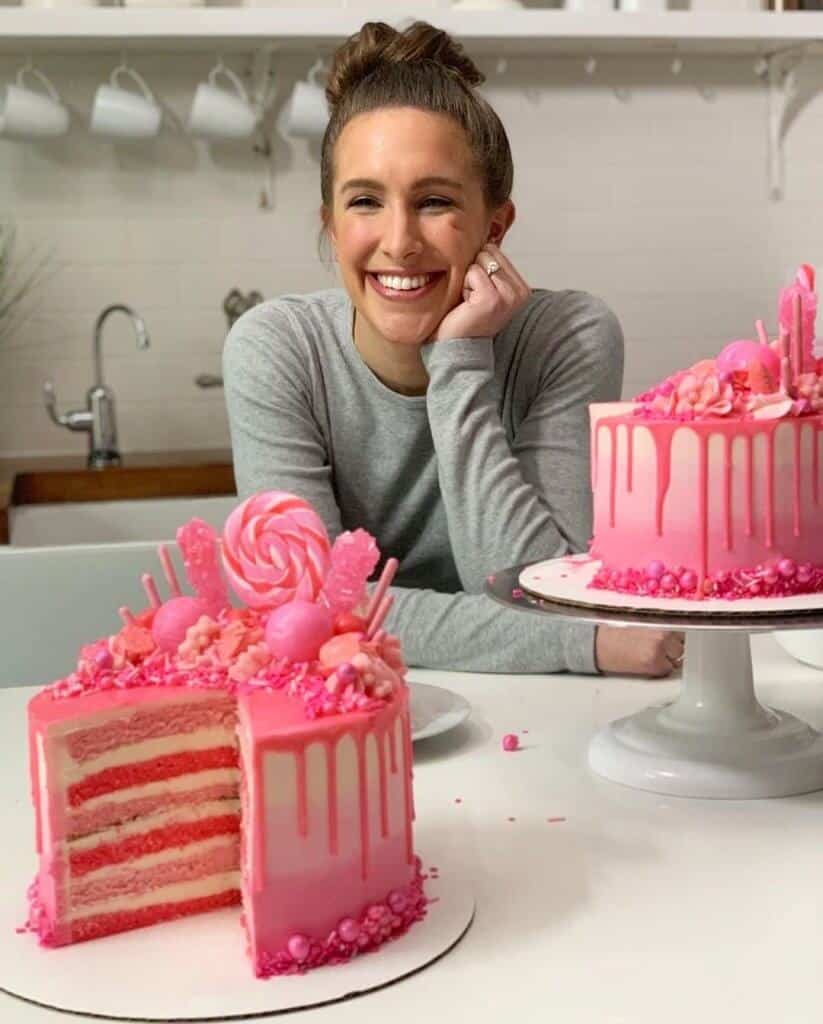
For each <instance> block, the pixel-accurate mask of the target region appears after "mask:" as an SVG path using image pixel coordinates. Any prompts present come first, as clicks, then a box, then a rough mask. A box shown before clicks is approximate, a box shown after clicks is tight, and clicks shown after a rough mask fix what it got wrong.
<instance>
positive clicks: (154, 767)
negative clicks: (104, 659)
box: [29, 687, 240, 946]
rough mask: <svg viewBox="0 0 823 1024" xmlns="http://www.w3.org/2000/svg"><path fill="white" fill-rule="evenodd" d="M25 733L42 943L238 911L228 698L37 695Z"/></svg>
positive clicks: (156, 691) (235, 774) (163, 693)
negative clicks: (216, 910)
mask: <svg viewBox="0 0 823 1024" xmlns="http://www.w3.org/2000/svg"><path fill="white" fill-rule="evenodd" d="M29 724H30V751H31V778H32V797H33V800H34V805H35V810H36V820H37V848H38V852H39V854H40V870H39V873H38V896H39V903H40V910H41V914H40V920H39V925H40V936H41V939H42V941H43V943H44V944H45V945H52V946H60V945H64V944H66V943H68V942H78V941H81V940H83V939H90V938H97V937H99V936H102V935H108V934H110V933H111V932H116V931H122V930H124V929H127V928H135V927H139V926H141V925H144V924H152V923H154V922H156V921H163V920H167V919H169V918H173V917H179V916H181V915H183V914H188V913H194V912H197V911H199V910H209V909H211V908H213V907H217V906H226V905H228V904H230V903H236V902H238V901H239V898H240V874H239V844H238V833H239V828H240V806H239V799H238V779H239V770H238V767H237V742H236V738H235V702H234V698H233V697H232V696H231V695H230V694H226V693H223V692H219V691H218V692H209V691H207V690H196V689H185V688H180V687H173V688H168V689H165V688H162V687H138V688H135V689H133V690H106V691H103V692H98V693H90V694H85V695H82V696H78V697H75V698H72V699H70V700H55V699H54V698H53V697H52V695H51V694H49V693H41V694H39V695H38V696H37V697H35V698H34V699H33V700H32V701H31V704H30V706H29Z"/></svg>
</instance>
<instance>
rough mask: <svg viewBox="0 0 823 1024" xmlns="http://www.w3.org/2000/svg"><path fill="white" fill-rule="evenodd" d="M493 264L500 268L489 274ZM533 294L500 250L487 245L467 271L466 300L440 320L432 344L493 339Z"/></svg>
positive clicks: (464, 298) (464, 286) (465, 283)
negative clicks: (455, 339) (462, 339)
mask: <svg viewBox="0 0 823 1024" xmlns="http://www.w3.org/2000/svg"><path fill="white" fill-rule="evenodd" d="M492 261H494V262H495V263H497V265H498V266H499V267H500V269H499V270H496V271H495V272H494V273H493V274H489V273H488V267H489V265H490V264H491V263H492ZM530 295H531V288H530V287H529V286H528V285H527V284H526V282H525V281H524V280H523V278H522V277H521V276H520V274H518V272H517V271H516V270H515V269H514V266H513V265H512V263H511V260H509V259H508V258H507V257H506V256H504V255H503V253H502V252H501V251H500V249H499V248H498V247H497V246H496V245H494V244H493V243H492V242H487V243H486V244H485V245H484V246H483V248H482V249H481V250H480V252H479V253H478V254H477V256H476V257H475V261H474V263H472V264H471V266H470V267H469V269H468V270H467V271H466V277H465V279H464V281H463V301H462V302H461V303H460V304H459V305H457V306H455V307H454V309H453V310H451V312H449V313H447V314H446V315H445V316H444V317H443V319H442V320H441V321H440V325H439V326H438V328H437V330H436V331H435V332H434V334H433V335H432V337H431V338H430V339H429V340H430V341H446V340H447V339H449V338H491V337H494V335H495V334H497V333H498V331H502V330H503V328H504V327H505V326H506V324H507V323H508V322H509V320H511V318H512V317H513V316H514V314H515V313H516V312H517V310H518V309H519V308H520V307H521V306H522V305H523V303H524V302H525V301H526V300H527V299H528V298H529V296H530Z"/></svg>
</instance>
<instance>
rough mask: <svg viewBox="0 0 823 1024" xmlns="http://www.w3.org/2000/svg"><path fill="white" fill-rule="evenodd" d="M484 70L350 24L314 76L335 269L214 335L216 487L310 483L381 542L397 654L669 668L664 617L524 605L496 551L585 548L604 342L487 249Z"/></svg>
mask: <svg viewBox="0 0 823 1024" xmlns="http://www.w3.org/2000/svg"><path fill="white" fill-rule="evenodd" d="M482 81H483V76H482V75H481V73H480V72H479V71H478V70H477V68H476V67H475V66H474V64H473V63H472V61H471V60H470V59H469V57H468V56H467V55H466V54H465V53H464V52H463V50H462V48H461V47H460V46H459V45H458V44H456V43H455V42H453V41H452V40H451V38H450V37H449V36H448V35H447V34H446V33H445V32H442V31H439V30H438V29H436V28H434V27H432V26H430V25H427V24H425V23H421V22H418V23H416V24H414V25H412V26H411V27H410V28H408V29H407V30H406V31H404V32H398V31H396V30H395V29H392V28H390V27H389V26H388V25H385V24H383V23H379V22H378V23H368V24H366V25H364V26H363V28H362V29H361V31H360V32H359V33H357V34H356V35H355V36H353V37H352V38H351V39H349V40H348V41H347V42H346V43H345V44H344V45H343V46H341V47H340V49H339V50H338V51H337V53H336V54H335V57H334V61H333V66H332V69H331V72H330V75H329V81H328V85H327V88H326V96H327V99H328V102H329V108H330V114H331V117H330V122H329V125H328V127H327V129H326V133H325V136H324V139H323V148H322V158H321V194H322V206H321V220H322V225H323V227H322V232H321V233H322V234H325V235H326V236H327V237H328V239H329V240H330V241H331V243H332V246H333V248H334V252H335V256H336V259H337V261H338V263H339V267H340V274H341V277H342V280H343V285H344V286H345V287H344V289H329V290H326V291H320V292H315V293H313V294H310V295H289V296H283V297H281V298H279V299H277V300H275V301H272V302H268V303H265V304H263V305H261V306H257V307H256V308H254V309H253V310H251V311H250V312H248V313H246V314H245V315H244V316H243V317H242V318H241V319H240V320H239V321H238V322H237V324H236V325H235V326H234V328H233V329H232V331H231V333H230V335H229V338H228V340H227V342H226V347H225V352H224V377H225V384H226V398H227V403H228V409H229V418H230V424H231V433H232V443H233V448H234V461H235V472H236V476H237V483H238V489H239V492H240V494H241V495H243V496H245V495H247V494H250V493H252V492H254V491H260V490H267V489H271V488H277V489H280V490H286V491H292V492H294V493H296V494H299V495H301V496H302V497H303V498H305V499H306V500H307V501H309V502H311V504H312V505H313V506H314V508H315V509H316V510H317V512H318V513H319V514H320V516H321V517H322V518H323V520H324V522H325V523H326V526H327V528H328V530H329V533H330V534H331V535H332V536H336V535H337V534H338V533H340V532H341V530H343V529H354V528H356V527H363V528H364V529H366V530H368V531H369V532H370V533H372V534H373V535H374V536H375V537H376V539H377V541H378V544H379V545H380V548H381V550H382V551H383V552H385V553H386V554H387V555H388V554H391V555H394V556H396V557H397V558H398V559H399V560H400V569H399V572H398V574H397V577H396V583H397V586H396V587H395V588H394V590H393V593H394V596H395V603H394V607H393V610H392V614H391V617H390V618H389V620H388V627H389V628H390V629H391V630H392V631H393V632H396V633H397V634H398V635H399V636H401V638H402V640H403V646H404V650H405V653H406V657H407V659H408V660H409V662H410V663H411V664H413V665H423V666H428V667H439V668H455V669H463V670H476V671H505V672H554V671H562V670H569V671H573V672H585V673H593V672H595V671H598V670H600V671H603V672H616V673H638V674H643V675H650V676H664V675H667V674H669V672H671V670H672V666H673V665H674V664H676V663H678V661H679V659H680V658H681V657H682V640H681V638H680V637H679V636H678V635H676V634H672V633H663V632H658V631H649V630H645V629H637V630H635V629H613V628H607V627H600V628H599V629H595V628H594V627H592V626H588V625H580V624H575V623H570V622H563V621H559V620H558V621H554V620H545V621H541V620H538V619H536V618H535V617H533V616H531V615H524V614H522V613H519V612H515V611H509V610H506V609H501V608H500V606H498V605H496V604H495V603H493V602H492V601H491V600H490V599H489V598H487V597H485V596H484V595H483V585H484V581H485V579H486V576H487V575H488V574H489V573H491V572H493V571H494V570H495V569H499V568H503V567H505V566H509V565H514V564H518V563H523V562H536V561H538V560H541V559H545V558H551V557H553V556H556V555H560V554H563V553H565V552H567V551H579V550H582V549H585V547H586V544H587V542H588V539H589V536H590V531H591V494H590V490H589V456H588V412H587V407H588V404H589V403H590V402H601V401H608V400H612V399H616V398H617V397H618V396H619V393H620V384H621V377H622V365H623V347H622V345H623V343H622V335H621V331H620V327H619V324H618V322H617V320H616V319H615V317H614V315H613V314H612V313H611V312H610V310H609V309H608V308H607V307H606V306H605V305H604V304H603V303H602V302H600V301H598V300H597V299H594V298H592V297H591V296H589V295H587V294H585V293H583V292H550V291H545V290H541V289H535V290H532V289H531V288H529V286H528V285H527V284H526V282H525V281H524V280H523V278H522V277H521V275H520V274H519V273H518V271H517V269H516V268H515V267H514V266H513V264H512V262H511V261H510V260H509V259H508V257H507V256H506V255H505V253H504V252H503V251H502V250H501V248H500V247H501V244H502V242H503V239H504V237H505V235H506V232H507V231H508V229H509V228H510V227H511V225H512V223H513V221H514V217H515V208H514V204H513V203H512V201H511V198H510V194H511V187H512V177H513V170H512V161H511V152H510V149H509V144H508V139H507V137H506V133H505V130H504V129H503V126H502V124H501V123H500V120H499V119H498V117H497V115H496V114H495V113H494V111H493V110H492V109H491V107H490V106H489V105H488V103H486V101H485V100H484V99H483V98H482V97H481V96H480V95H479V94H478V93H477V92H476V91H475V89H474V87H475V86H476V85H478V84H480V83H481V82H482Z"/></svg>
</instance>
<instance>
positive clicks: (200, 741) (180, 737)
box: [58, 726, 236, 786]
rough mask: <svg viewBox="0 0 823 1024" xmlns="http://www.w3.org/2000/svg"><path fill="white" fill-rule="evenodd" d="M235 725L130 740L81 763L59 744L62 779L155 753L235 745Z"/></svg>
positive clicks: (68, 781)
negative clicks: (148, 738) (135, 741)
mask: <svg viewBox="0 0 823 1024" xmlns="http://www.w3.org/2000/svg"><path fill="white" fill-rule="evenodd" d="M235 742H236V740H235V735H234V729H226V728H224V727H221V726H215V727H213V728H210V729H197V730H196V731H195V732H192V733H182V734H181V733H175V734H174V735H173V736H161V737H159V738H158V739H153V740H141V741H140V742H139V743H129V744H127V745H126V746H123V747H117V748H116V749H115V750H107V751H106V753H105V754H100V755H99V757H92V758H90V759H89V760H88V761H83V762H82V763H78V762H77V761H74V760H73V759H72V757H71V755H70V754H69V752H68V749H67V748H66V747H65V746H64V745H63V744H60V745H59V747H58V749H59V751H60V755H59V765H60V768H59V772H60V776H61V778H62V781H63V782H64V783H65V784H66V785H67V786H70V785H72V784H73V783H75V782H79V781H80V780H81V779H85V778H87V777H88V776H89V775H95V774H96V773H97V772H102V771H104V770H105V769H106V768H119V767H121V766H122V765H125V764H132V763H136V764H139V763H140V762H141V761H151V760H152V759H153V758H155V757H163V756H164V755H166V754H180V753H183V752H185V753H188V752H189V751H199V750H211V749H212V748H213V747H232V746H234V745H235Z"/></svg>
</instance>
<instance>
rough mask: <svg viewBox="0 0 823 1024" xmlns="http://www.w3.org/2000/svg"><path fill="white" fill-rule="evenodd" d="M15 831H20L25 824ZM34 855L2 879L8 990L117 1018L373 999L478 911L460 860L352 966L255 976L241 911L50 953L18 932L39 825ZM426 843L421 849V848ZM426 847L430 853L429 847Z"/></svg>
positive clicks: (430, 957) (443, 949) (268, 1010)
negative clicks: (396, 930)
mask: <svg viewBox="0 0 823 1024" xmlns="http://www.w3.org/2000/svg"><path fill="white" fill-rule="evenodd" d="M9 825H10V826H12V828H11V829H9V831H8V832H7V835H9V836H10V835H12V834H15V836H16V835H17V827H16V826H17V822H16V821H11V822H9ZM22 834H23V835H24V836H25V837H26V838H27V839H28V840H29V842H28V844H27V849H26V853H25V856H24V857H22V856H20V855H17V856H15V857H14V870H12V868H11V866H7V867H6V868H4V871H3V878H2V883H1V884H2V889H3V892H2V902H1V903H0V906H2V909H0V930H2V935H3V940H2V943H0V990H2V991H3V992H4V993H7V994H8V995H12V996H16V997H18V998H20V999H23V1000H26V1001H28V1002H32V1003H36V1004H38V1005H40V1006H45V1007H48V1008H49V1009H55V1010H61V1011H64V1012H67V1013H80V1014H87V1015H89V1016H96V1017H103V1018H107V1019H118V1020H139V1021H178V1020H179V1021H183V1020H186V1021H193V1020H215V1019H218V1020H224V1019H227V1018H229V1019H230V1018H236V1017H247V1016H252V1015H255V1014H274V1013H279V1012H286V1011H289V1010H297V1009H308V1008H311V1007H317V1006H322V1005H324V1004H327V1003H334V1002H338V1001H340V1000H343V999H349V998H352V997H354V996H360V995H364V994H366V993H368V992H370V991H373V990H374V989H378V988H381V987H383V986H384V985H388V984H390V983H392V982H396V981H399V980H400V979H402V978H405V977H408V976H409V975H411V974H414V973H416V972H417V971H420V970H421V969H423V968H425V967H427V966H428V965H429V964H431V963H433V962H434V961H436V960H438V959H439V958H440V957H442V956H443V955H444V954H446V953H448V952H449V951H450V950H451V949H452V948H453V947H454V946H455V945H456V944H457V943H458V942H459V941H460V939H461V938H462V937H463V936H464V935H465V934H466V932H467V931H468V929H469V927H470V925H471V922H472V919H473V917H474V898H473V895H472V891H471V886H470V884H469V883H468V882H467V881H466V880H465V879H464V878H463V877H462V875H461V868H460V864H459V862H454V863H451V862H450V861H449V860H448V858H447V857H445V856H443V857H436V858H435V859H434V861H433V863H435V864H436V865H437V866H438V868H439V870H440V875H439V878H437V879H432V878H429V879H428V880H427V881H426V895H427V896H429V898H430V899H433V900H434V901H435V902H433V903H431V904H430V905H429V907H428V911H427V914H426V917H425V918H423V920H422V921H418V922H417V923H415V924H414V925H413V926H412V927H411V928H410V929H409V931H408V932H406V934H405V935H402V936H400V937H399V938H397V939H395V940H393V941H391V942H387V943H386V944H385V945H383V946H381V947H380V949H379V950H377V951H376V952H373V953H367V954H364V955H362V956H359V957H355V958H354V959H353V960H351V961H349V962H348V963H346V964H342V965H336V966H326V967H320V968H317V969H316V970H313V971H308V972H307V973H306V974H302V975H290V976H286V977H273V978H269V979H259V978H255V977H254V975H253V974H252V968H251V963H250V961H249V959H248V957H247V955H246V948H245V947H246V940H245V934H244V932H243V929H242V927H241V924H240V908H239V907H236V908H230V909H227V910H218V911H212V912H210V913H206V914H196V915H194V916H192V917H187V918H182V919H180V920H179V921H171V922H166V923H164V924H160V925H156V926H155V927H152V928H138V929H136V930H135V931H131V932H122V933H120V934H119V935H112V936H109V937H107V938H105V939H98V940H94V941H91V942H81V943H78V944H77V945H74V946H63V947H61V948H59V949H43V948H41V947H40V946H39V945H38V943H37V937H36V936H35V935H33V934H29V933H21V934H15V929H16V928H19V926H20V922H21V920H22V919H23V918H24V916H25V891H26V886H27V885H28V882H29V881H30V880H31V874H32V871H33V869H34V853H33V850H32V844H31V837H32V835H33V833H32V831H31V828H30V827H25V830H24V831H23V833H22ZM421 848H422V847H421ZM424 852H426V851H425V850H424Z"/></svg>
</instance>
